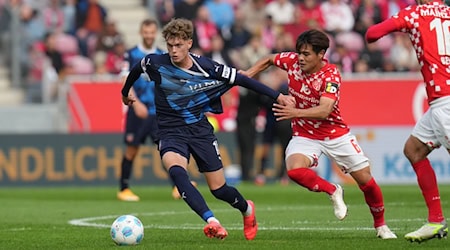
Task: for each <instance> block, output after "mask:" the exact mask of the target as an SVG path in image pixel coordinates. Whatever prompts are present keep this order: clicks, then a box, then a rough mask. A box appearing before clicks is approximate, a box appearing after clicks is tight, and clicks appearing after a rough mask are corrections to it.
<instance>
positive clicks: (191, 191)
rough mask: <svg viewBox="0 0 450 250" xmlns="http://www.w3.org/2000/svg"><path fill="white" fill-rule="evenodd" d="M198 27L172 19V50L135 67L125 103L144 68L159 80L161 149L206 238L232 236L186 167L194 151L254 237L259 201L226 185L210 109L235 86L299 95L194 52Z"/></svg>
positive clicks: (286, 101) (279, 97)
mask: <svg viewBox="0 0 450 250" xmlns="http://www.w3.org/2000/svg"><path fill="white" fill-rule="evenodd" d="M193 32H194V30H193V24H192V22H191V21H189V20H186V19H182V18H179V19H172V20H171V21H170V22H169V23H167V24H166V25H165V26H164V28H163V31H162V34H163V37H164V39H165V41H166V46H167V51H168V53H166V54H162V55H156V54H149V55H147V56H145V57H144V58H143V59H142V60H141V62H140V63H138V64H136V65H135V66H134V67H133V68H132V69H131V71H130V74H129V75H128V77H127V79H126V81H125V84H124V86H123V88H122V101H123V103H124V104H126V105H130V104H133V102H134V101H135V98H134V97H133V96H132V95H130V93H129V91H130V89H131V87H132V86H133V83H134V82H135V80H136V79H137V78H138V77H139V76H140V75H141V74H142V73H145V74H147V75H148V76H149V78H150V79H152V80H153V81H154V82H155V104H156V114H157V117H158V129H159V130H158V137H159V152H160V156H161V159H162V163H163V165H164V166H165V167H166V168H167V170H168V172H169V176H170V178H171V180H172V181H173V183H174V184H175V186H176V187H177V188H178V190H179V192H180V194H181V197H182V198H183V200H184V201H185V202H186V203H187V205H188V206H189V207H190V208H191V209H192V210H193V211H194V212H195V213H197V215H198V216H199V217H201V218H202V219H203V220H204V221H205V222H206V223H207V224H206V225H205V227H204V228H203V232H204V234H205V235H206V236H207V237H210V238H218V239H224V238H225V237H227V236H228V232H227V231H226V229H225V228H224V227H223V226H222V225H221V224H220V222H219V220H218V219H217V218H216V217H215V216H214V214H213V212H212V211H211V209H210V208H209V207H208V205H207V204H206V202H205V200H204V198H203V196H202V195H201V193H200V192H199V191H198V190H197V189H196V188H195V187H194V186H193V185H192V184H191V182H190V181H189V176H188V172H187V166H188V163H189V157H190V155H192V156H193V158H194V159H195V161H196V163H197V167H198V170H199V172H201V173H202V174H203V175H204V176H205V178H206V182H207V184H208V187H209V189H210V191H211V193H212V194H213V196H214V197H216V198H217V199H219V200H222V201H224V202H227V203H228V204H230V205H231V206H232V207H233V208H235V209H238V210H239V211H240V212H241V213H242V216H243V224H244V236H245V238H246V239H247V240H253V239H254V238H255V237H256V234H257V230H258V224H257V221H256V216H255V213H256V211H255V205H254V203H253V201H251V200H246V199H245V198H244V197H243V196H242V195H241V193H240V192H239V191H238V190H237V189H236V188H234V187H232V186H229V185H227V183H226V181H225V176H224V171H223V165H222V161H221V157H220V152H219V146H218V142H217V138H216V136H215V135H214V131H213V127H212V126H211V124H210V123H209V122H208V120H207V117H206V115H205V112H212V113H221V112H222V105H221V99H220V97H221V95H223V94H224V93H225V92H227V91H228V90H229V89H231V88H232V87H234V86H236V85H239V86H242V87H245V88H249V89H252V90H254V91H256V92H258V93H260V94H264V95H267V96H269V97H271V98H273V99H274V100H276V101H277V102H278V103H280V104H281V105H290V106H294V105H295V99H294V98H293V97H292V96H288V95H283V94H281V93H279V92H276V91H274V90H272V89H271V88H269V87H268V86H265V85H264V84H262V83H260V82H258V81H256V80H253V79H251V78H249V77H247V76H244V75H242V74H239V73H237V70H236V69H235V68H231V67H228V66H226V65H223V64H219V63H217V62H215V61H213V60H212V59H210V58H207V57H203V56H198V55H195V54H192V53H190V52H189V50H190V49H191V47H192V37H193Z"/></svg>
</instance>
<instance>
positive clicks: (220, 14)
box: [205, 0, 234, 40]
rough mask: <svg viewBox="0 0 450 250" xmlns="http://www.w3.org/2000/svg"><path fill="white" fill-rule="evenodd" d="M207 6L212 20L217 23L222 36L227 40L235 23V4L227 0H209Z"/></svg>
mask: <svg viewBox="0 0 450 250" xmlns="http://www.w3.org/2000/svg"><path fill="white" fill-rule="evenodd" d="M205 6H206V8H207V9H208V11H209V14H210V17H211V21H212V22H213V23H214V24H215V25H216V27H217V29H218V30H219V31H220V33H221V34H222V37H223V38H224V39H225V40H227V39H229V38H230V35H231V34H230V29H231V26H233V23H234V9H233V6H232V5H231V4H230V3H228V2H226V1H225V0H209V1H207V2H206V3H205Z"/></svg>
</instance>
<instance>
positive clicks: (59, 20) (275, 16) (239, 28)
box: [0, 0, 418, 102]
mask: <svg viewBox="0 0 450 250" xmlns="http://www.w3.org/2000/svg"><path fill="white" fill-rule="evenodd" d="M150 3H151V4H150ZM412 3H414V0H151V1H148V0H142V8H147V9H148V8H149V7H148V6H153V7H154V8H155V9H154V10H151V9H149V12H152V13H154V14H156V18H157V19H158V21H159V22H160V24H161V26H162V25H164V24H165V23H167V22H168V21H169V20H170V19H171V18H174V17H183V18H187V19H190V20H192V21H193V23H194V25H195V37H194V48H193V50H192V51H193V52H195V53H197V54H201V55H206V56H209V57H212V58H213V59H215V60H217V61H220V62H223V63H226V64H228V65H231V66H234V67H237V68H240V69H246V68H248V67H249V66H250V65H251V64H253V63H254V62H255V61H256V60H257V59H259V58H260V57H261V56H263V55H265V54H267V53H274V52H281V51H288V50H294V47H295V39H296V37H297V35H298V34H300V33H301V32H302V31H304V30H306V29H311V28H316V29H321V30H324V31H325V32H326V33H327V34H329V36H330V39H331V41H332V43H331V45H332V46H331V48H330V49H329V51H328V54H327V56H328V58H329V60H330V62H332V63H335V64H337V65H338V66H339V67H340V69H341V71H342V73H353V72H371V71H376V72H398V71H402V72H408V71H417V69H418V64H417V62H416V59H415V54H414V51H413V49H412V47H411V45H410V43H409V41H408V38H407V37H405V36H404V35H402V34H396V35H391V36H388V37H386V38H384V39H382V40H381V41H380V42H378V43H376V44H373V45H367V44H366V43H365V42H364V34H365V32H366V30H367V28H368V27H369V26H370V25H372V24H374V23H378V22H380V21H382V20H384V19H386V18H387V17H389V16H391V15H393V14H395V13H396V12H398V11H399V10H400V8H403V7H405V6H407V5H409V4H412ZM14 13H16V14H18V17H19V27H18V28H17V29H16V30H14V31H11V30H10V27H11V26H10V25H11V21H12V16H13V14H14ZM149 14H150V13H149ZM116 22H120V19H112V18H110V17H109V15H108V9H107V8H105V7H104V6H103V5H102V2H101V0H39V1H33V0H0V34H1V47H2V51H3V52H4V53H3V60H4V62H6V63H5V65H9V61H8V60H10V56H9V55H8V53H11V46H12V45H11V39H10V38H11V35H12V32H18V34H19V36H20V55H18V56H19V57H20V64H21V69H22V77H23V79H22V81H21V82H23V83H24V86H23V87H24V88H26V89H27V90H28V91H27V92H28V98H27V100H28V101H30V102H40V100H41V99H42V97H41V96H39V95H40V89H41V88H42V87H41V86H40V84H41V82H42V79H46V80H47V81H49V79H50V80H54V81H57V80H58V79H62V78H64V77H65V76H66V75H70V74H93V73H97V74H117V73H118V72H119V71H120V67H121V62H122V60H123V59H122V55H123V53H124V52H125V50H126V49H127V47H129V46H132V45H133V44H126V38H125V37H124V35H123V32H122V31H120V30H118V28H117V27H118V25H117V23H116ZM136 25H138V24H136ZM163 49H164V48H163ZM49 65H50V67H48V66H49ZM49 91H52V90H51V89H50V90H49Z"/></svg>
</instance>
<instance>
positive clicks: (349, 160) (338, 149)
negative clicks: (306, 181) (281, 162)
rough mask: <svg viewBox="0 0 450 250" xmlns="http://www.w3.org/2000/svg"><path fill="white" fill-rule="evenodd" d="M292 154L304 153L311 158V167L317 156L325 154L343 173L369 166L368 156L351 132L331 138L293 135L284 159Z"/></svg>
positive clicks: (315, 164)
mask: <svg viewBox="0 0 450 250" xmlns="http://www.w3.org/2000/svg"><path fill="white" fill-rule="evenodd" d="M293 154H303V155H306V156H307V157H308V158H309V159H310V160H311V167H316V166H317V164H318V161H319V157H320V156H321V155H322V154H325V155H326V156H328V157H329V158H330V159H331V160H334V161H335V162H336V164H337V165H338V166H339V167H340V168H341V170H342V171H344V172H345V173H351V172H354V171H357V170H361V169H363V168H365V167H368V166H369V158H367V157H366V156H365V155H364V152H363V151H362V149H361V147H360V146H359V144H358V141H357V140H356V137H355V136H354V135H352V134H351V133H348V134H346V135H343V136H341V137H339V138H335V139H332V140H313V139H309V138H306V137H301V136H293V137H292V139H291V140H290V141H289V144H288V146H287V147H286V159H287V158H288V157H289V156H291V155H293Z"/></svg>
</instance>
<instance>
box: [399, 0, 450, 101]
mask: <svg viewBox="0 0 450 250" xmlns="http://www.w3.org/2000/svg"><path fill="white" fill-rule="evenodd" d="M391 19H392V20H393V21H394V23H395V25H396V30H398V31H401V32H404V33H407V34H408V35H409V37H410V40H411V42H412V45H413V47H414V49H415V51H416V54H417V59H418V60H419V64H420V66H421V72H422V75H423V78H424V81H425V83H426V91H427V95H428V102H432V101H433V100H435V99H437V98H439V97H443V96H449V95H450V7H449V6H447V5H445V4H443V3H442V2H441V1H439V0H437V1H433V2H430V3H428V4H421V5H413V6H408V7H406V8H405V9H402V10H400V11H399V13H398V14H397V15H395V16H393V17H391Z"/></svg>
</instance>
